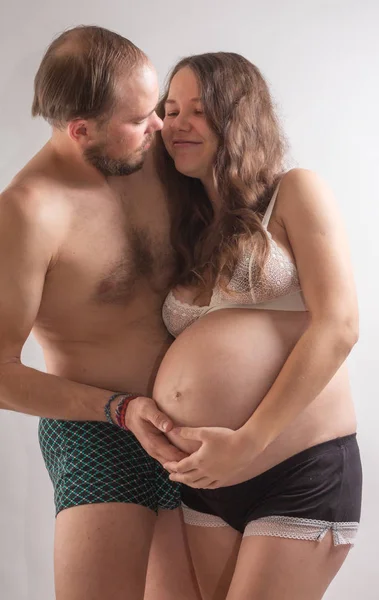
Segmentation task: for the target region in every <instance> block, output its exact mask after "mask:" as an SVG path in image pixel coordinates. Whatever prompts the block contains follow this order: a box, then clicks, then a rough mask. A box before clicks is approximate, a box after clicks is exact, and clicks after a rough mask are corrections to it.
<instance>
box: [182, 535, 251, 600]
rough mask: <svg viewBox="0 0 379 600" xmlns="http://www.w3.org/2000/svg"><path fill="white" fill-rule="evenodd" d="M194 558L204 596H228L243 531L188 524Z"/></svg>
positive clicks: (219, 599) (214, 599)
mask: <svg viewBox="0 0 379 600" xmlns="http://www.w3.org/2000/svg"><path fill="white" fill-rule="evenodd" d="M186 531H187V538H188V543H189V548H190V552H191V557H192V562H193V566H194V569H195V573H196V578H197V581H198V584H199V588H200V592H201V596H202V600H225V598H226V594H227V592H228V589H229V586H230V582H231V581H232V577H233V573H234V569H235V566H236V561H237V557H238V552H239V549H240V545H241V540H242V535H241V534H240V533H239V532H238V531H236V530H235V529H233V528H232V527H229V526H228V525H225V526H222V527H203V526H197V525H188V524H187V525H186Z"/></svg>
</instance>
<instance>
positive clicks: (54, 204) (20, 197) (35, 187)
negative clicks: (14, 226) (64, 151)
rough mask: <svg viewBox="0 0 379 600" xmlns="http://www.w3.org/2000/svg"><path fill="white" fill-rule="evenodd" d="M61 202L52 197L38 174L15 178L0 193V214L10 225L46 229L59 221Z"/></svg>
mask: <svg viewBox="0 0 379 600" xmlns="http://www.w3.org/2000/svg"><path fill="white" fill-rule="evenodd" d="M62 210H63V206H62V202H61V201H60V198H59V197H58V196H57V195H56V194H54V190H53V186H52V183H51V180H50V179H49V178H48V177H46V176H44V175H41V174H39V173H34V174H30V175H27V176H16V177H15V178H14V179H13V180H12V181H11V183H10V184H9V185H8V187H7V188H6V189H5V190H4V191H3V192H1V193H0V214H2V215H4V216H5V215H7V216H8V217H9V218H11V219H12V221H19V222H20V223H21V222H22V223H24V224H29V225H31V226H32V225H37V226H40V225H42V224H48V225H49V226H51V225H53V224H54V223H58V222H59V218H61V217H62Z"/></svg>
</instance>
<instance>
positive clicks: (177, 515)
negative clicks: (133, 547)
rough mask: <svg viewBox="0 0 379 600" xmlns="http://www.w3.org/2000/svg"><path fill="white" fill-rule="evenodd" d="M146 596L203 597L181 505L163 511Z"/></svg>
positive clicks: (164, 599) (150, 599)
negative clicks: (195, 571)
mask: <svg viewBox="0 0 379 600" xmlns="http://www.w3.org/2000/svg"><path fill="white" fill-rule="evenodd" d="M144 600H201V599H200V594H199V590H198V586H197V582H196V577H195V573H194V569H193V565H192V561H191V556H190V551H189V547H188V541H187V536H186V531H185V525H184V522H183V516H182V511H181V509H179V508H178V509H175V510H160V511H159V514H158V518H157V522H156V525H155V529H154V536H153V542H152V545H151V549H150V556H149V566H148V570H147V578H146V589H145V596H144Z"/></svg>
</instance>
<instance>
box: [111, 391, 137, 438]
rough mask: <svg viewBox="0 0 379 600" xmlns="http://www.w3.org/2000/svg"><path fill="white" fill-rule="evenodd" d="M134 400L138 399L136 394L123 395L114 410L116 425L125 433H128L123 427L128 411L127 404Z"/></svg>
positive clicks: (125, 427)
mask: <svg viewBox="0 0 379 600" xmlns="http://www.w3.org/2000/svg"><path fill="white" fill-rule="evenodd" d="M134 398H138V395H137V394H123V395H122V396H121V397H120V400H119V402H118V404H117V408H116V412H115V419H116V423H117V425H118V426H119V427H120V428H121V429H124V430H125V431H129V429H128V428H127V426H126V425H125V415H126V411H127V409H128V406H129V402H130V401H131V400H134Z"/></svg>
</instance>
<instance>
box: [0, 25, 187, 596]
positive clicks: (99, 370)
mask: <svg viewBox="0 0 379 600" xmlns="http://www.w3.org/2000/svg"><path fill="white" fill-rule="evenodd" d="M157 100H158V84H157V77H156V73H155V71H154V68H153V67H152V65H151V64H150V62H149V60H148V59H147V57H146V56H145V54H144V53H143V52H142V51H141V50H139V49H138V48H137V47H136V46H134V45H133V44H132V43H131V42H129V41H128V40H126V39H124V38H122V37H121V36H119V35H117V34H115V33H113V32H110V31H107V30H105V29H102V28H98V27H78V28H75V29H73V30H70V31H67V32H65V33H63V34H62V35H61V36H60V37H59V38H58V39H56V40H55V41H54V42H53V43H52V44H51V46H50V47H49V48H48V50H47V52H46V54H45V56H44V58H43V60H42V63H41V65H40V68H39V70H38V73H37V75H36V78H35V96H34V102H33V110H32V112H33V115H34V116H37V115H40V116H42V117H43V118H45V119H46V120H47V121H48V122H49V123H50V124H51V125H52V129H53V132H52V137H51V139H50V141H49V142H48V143H47V144H46V145H45V146H44V147H43V148H42V150H41V151H40V152H39V153H38V154H37V155H36V156H35V157H34V158H33V159H32V160H31V161H30V162H29V163H28V164H27V165H26V166H25V167H24V169H22V171H21V172H20V173H18V174H17V176H16V177H15V179H14V180H13V181H12V183H11V184H10V186H9V187H8V188H7V189H6V190H5V191H4V192H3V194H2V196H1V198H0V288H1V290H2V293H1V295H0V408H3V409H7V410H13V411H18V412H23V413H28V414H31V415H38V416H41V417H45V419H42V421H41V425H40V441H41V447H42V451H43V455H44V458H45V462H46V465H47V467H48V469H49V473H50V476H51V478H52V480H53V483H54V489H55V502H56V510H57V519H56V539H55V580H56V598H57V600H83V599H85V600H105V599H107V600H108V599H109V600H121V599H122V600H126V598H128V600H140V599H142V598H143V597H144V587H145V579H146V569H147V563H148V556H149V550H150V545H151V540H152V536H153V531H154V527H155V538H154V543H153V550H152V554H151V563H150V567H149V569H150V570H149V582H150V583H149V585H148V592H147V593H146V595H145V598H148V599H149V600H163V599H164V600H171V599H175V600H179V599H180V600H185V599H187V598H188V599H189V600H190V599H192V598H195V597H196V593H195V590H194V585H193V583H192V579H191V575H190V569H189V566H188V563H187V562H186V560H187V559H186V554H185V545H184V541H183V537H182V535H181V529H180V519H179V512H178V510H173V509H175V507H177V506H178V498H179V494H178V490H177V489H176V488H175V487H174V486H173V485H172V484H171V483H170V482H169V481H168V480H167V474H166V472H165V471H164V469H163V467H161V465H160V464H159V463H158V462H155V461H153V460H152V459H151V458H150V457H149V456H148V455H147V454H146V453H145V452H144V450H143V449H142V447H141V446H140V445H139V444H138V442H137V441H136V438H135V437H134V436H133V435H132V434H131V433H130V432H126V431H123V430H122V429H118V428H117V427H116V426H114V425H111V424H108V423H102V422H101V421H105V420H106V419H105V413H104V407H105V405H106V404H107V400H108V399H109V398H110V396H111V395H112V394H113V393H114V392H117V391H122V392H136V393H138V394H139V397H138V398H136V399H135V400H132V401H131V402H130V403H129V405H128V408H127V413H126V417H125V420H126V423H127V425H128V426H129V428H130V429H131V430H132V431H133V433H134V434H135V435H136V436H137V438H138V439H140V440H141V442H142V443H143V445H144V447H145V449H146V450H148V451H149V453H150V454H151V455H152V456H155V457H156V458H157V459H158V460H160V462H162V463H163V462H165V461H167V460H176V459H180V458H181V457H182V454H181V453H180V452H179V451H178V450H177V449H175V448H174V447H173V446H170V445H169V444H168V442H167V441H166V438H165V437H164V435H163V433H160V432H159V429H160V430H161V431H164V430H165V428H164V423H165V422H166V421H167V420H166V418H165V417H164V415H162V414H161V413H160V412H159V411H158V410H157V409H156V407H155V403H154V402H153V401H152V400H149V396H151V393H152V385H153V381H154V377H155V373H156V371H157V368H158V365H159V362H160V360H161V357H162V356H163V355H164V353H165V351H166V349H167V347H168V345H169V338H168V335H167V332H166V330H165V328H164V326H163V323H162V320H161V305H162V301H163V298H164V296H165V294H166V292H167V287H168V285H169V281H170V274H171V269H172V257H171V249H170V246H169V242H168V239H169V236H168V227H169V223H168V212H167V208H166V204H165V198H164V194H163V191H162V190H161V188H160V186H159V182H158V180H157V177H156V176H155V173H154V169H153V167H152V165H150V164H147V163H148V162H149V161H146V165H145V167H144V170H143V171H142V170H141V168H142V166H143V163H144V160H145V157H146V153H147V152H148V149H149V146H150V144H151V142H152V139H153V135H154V132H155V131H157V130H159V129H160V128H161V126H162V122H161V120H160V119H159V118H158V117H157V115H156V113H155V106H156V103H157ZM122 176H128V177H122ZM31 329H33V331H34V334H35V336H36V338H37V340H38V341H39V343H40V344H41V346H42V348H43V350H44V355H45V361H46V366H47V371H48V373H41V372H38V371H36V370H33V369H30V368H28V367H26V366H24V365H22V364H21V362H20V355H21V350H22V347H23V344H24V342H25V340H26V338H27V337H28V335H29V333H30V331H31ZM111 408H112V410H113V411H114V405H113V404H112V405H111ZM155 425H156V426H157V427H158V429H157V428H156V427H155ZM171 426H172V424H171V423H169V422H168V423H167V427H168V428H170V427H171ZM164 509H167V510H164ZM157 511H159V516H158V519H157V518H156V512H157ZM168 569H169V574H168V573H167V570H168ZM166 573H167V575H166ZM165 575H166V577H165Z"/></svg>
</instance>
